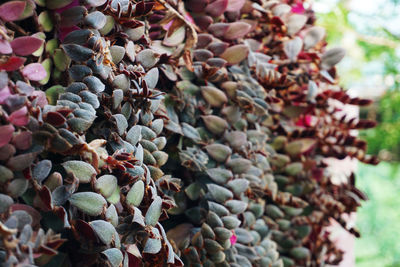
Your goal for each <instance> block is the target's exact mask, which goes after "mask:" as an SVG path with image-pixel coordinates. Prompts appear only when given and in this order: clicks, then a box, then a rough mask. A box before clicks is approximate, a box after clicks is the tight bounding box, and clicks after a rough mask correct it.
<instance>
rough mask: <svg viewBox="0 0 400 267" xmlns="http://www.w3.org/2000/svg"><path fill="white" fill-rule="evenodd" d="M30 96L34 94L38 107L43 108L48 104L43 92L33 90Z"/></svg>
mask: <svg viewBox="0 0 400 267" xmlns="http://www.w3.org/2000/svg"><path fill="white" fill-rule="evenodd" d="M32 96H36V98H37V105H38V106H39V107H41V108H44V106H46V105H47V104H48V102H47V98H46V94H45V92H43V91H40V90H36V91H33V93H32Z"/></svg>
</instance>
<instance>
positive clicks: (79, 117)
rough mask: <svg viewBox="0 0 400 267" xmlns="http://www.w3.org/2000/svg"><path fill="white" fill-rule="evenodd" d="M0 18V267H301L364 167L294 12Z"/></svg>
mask: <svg viewBox="0 0 400 267" xmlns="http://www.w3.org/2000/svg"><path fill="white" fill-rule="evenodd" d="M292 2H295V1H283V0H282V1H250V0H215V1H208V0H199V1H198V0H187V1H179V0H176V1H166V0H157V1H144V0H141V1H129V0H79V1H78V0H52V1H44V0H35V1H33V0H21V1H19V0H18V1H17V0H12V1H7V2H5V3H3V4H1V5H0V53H1V57H0V117H1V125H0V228H1V229H0V236H1V241H0V263H1V265H4V266H113V267H114V266H115V267H117V266H167V265H168V266H182V265H183V264H186V265H189V266H274V267H277V266H319V265H323V264H336V263H338V262H340V260H341V255H342V252H341V251H340V250H339V249H337V248H336V247H335V246H334V244H333V243H332V242H331V241H330V240H329V239H328V238H327V228H326V227H325V226H327V225H329V222H330V220H331V219H334V220H337V221H338V222H339V223H341V224H342V225H343V227H344V228H345V229H347V230H349V231H350V232H352V233H354V234H355V235H357V231H356V230H355V229H353V228H350V227H348V226H347V225H346V222H345V221H343V220H342V219H341V218H342V214H344V213H350V212H353V211H355V210H356V208H357V207H358V206H359V205H360V201H361V200H364V199H365V196H364V194H363V193H362V192H360V191H359V190H358V189H357V188H355V183H354V179H355V177H354V174H351V175H350V176H349V177H348V182H347V183H343V184H335V183H333V182H332V180H331V179H330V178H331V177H330V174H329V173H328V172H327V170H326V169H327V166H328V164H327V163H326V162H325V159H326V158H328V157H336V158H338V159H342V158H345V157H347V156H349V157H352V158H357V159H359V160H361V161H364V162H367V163H373V164H374V163H376V159H375V158H373V157H370V156H368V155H365V149H366V143H365V142H364V141H361V140H359V139H357V138H356V137H355V136H353V134H352V130H353V129H362V128H369V127H373V126H374V122H371V121H362V120H357V119H356V118H351V119H349V118H347V117H346V116H343V115H340V108H341V105H344V104H351V105H367V104H369V101H368V100H364V99H359V98H351V97H350V96H348V95H347V94H346V92H345V91H344V90H343V89H342V88H340V87H339V86H338V85H337V80H338V77H337V75H336V72H335V65H336V64H337V63H338V62H339V61H340V60H341V59H342V58H343V56H344V50H343V49H341V48H333V49H330V50H327V49H326V43H325V41H324V35H325V31H324V29H323V28H321V27H318V26H314V25H313V24H314V20H315V18H314V16H313V13H312V10H311V9H307V10H306V9H304V8H303V5H302V1H296V3H292Z"/></svg>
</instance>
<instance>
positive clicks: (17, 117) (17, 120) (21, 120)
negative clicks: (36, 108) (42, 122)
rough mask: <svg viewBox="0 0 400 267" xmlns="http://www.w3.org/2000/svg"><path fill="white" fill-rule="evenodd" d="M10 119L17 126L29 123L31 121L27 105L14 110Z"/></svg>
mask: <svg viewBox="0 0 400 267" xmlns="http://www.w3.org/2000/svg"><path fill="white" fill-rule="evenodd" d="M8 121H9V122H11V123H12V124H14V125H15V126H25V125H27V124H28V121H29V116H28V109H27V108H26V107H22V108H20V109H18V110H16V111H14V112H13V113H11V115H10V117H8Z"/></svg>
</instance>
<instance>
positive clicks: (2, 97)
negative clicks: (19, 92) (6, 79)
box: [0, 86, 11, 104]
mask: <svg viewBox="0 0 400 267" xmlns="http://www.w3.org/2000/svg"><path fill="white" fill-rule="evenodd" d="M10 95H11V92H10V88H8V86H6V87H5V88H3V89H1V91H0V104H4V102H5V101H6V99H7V98H8V97H9V96H10Z"/></svg>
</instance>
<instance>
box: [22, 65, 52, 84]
mask: <svg viewBox="0 0 400 267" xmlns="http://www.w3.org/2000/svg"><path fill="white" fill-rule="evenodd" d="M21 72H22V75H24V76H25V77H26V78H28V79H29V80H31V81H40V80H43V79H44V78H46V76H47V72H46V70H45V69H44V67H43V66H42V64H40V63H31V64H29V65H26V66H25V67H24V68H23V69H22V71H21Z"/></svg>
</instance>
